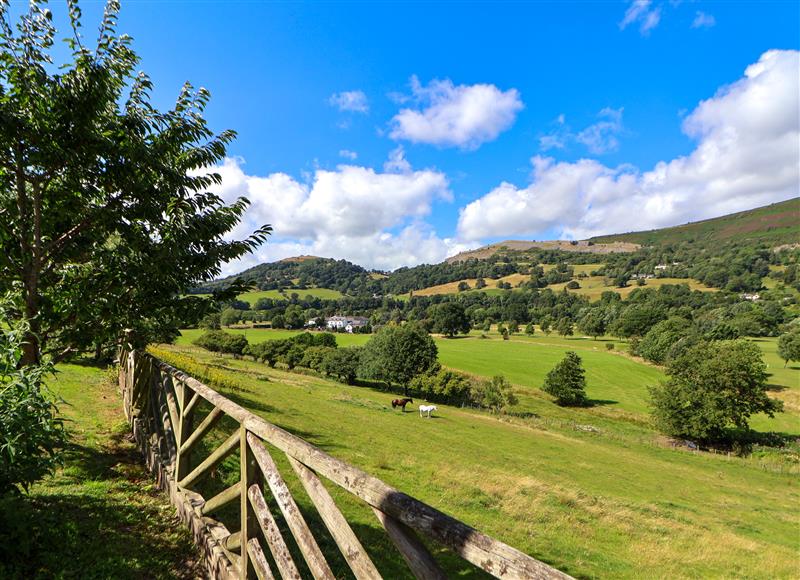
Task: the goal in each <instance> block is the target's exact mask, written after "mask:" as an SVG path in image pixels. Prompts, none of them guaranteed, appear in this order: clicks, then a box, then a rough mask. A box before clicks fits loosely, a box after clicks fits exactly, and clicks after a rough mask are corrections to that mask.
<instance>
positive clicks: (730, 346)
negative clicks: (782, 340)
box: [650, 340, 783, 442]
mask: <svg viewBox="0 0 800 580" xmlns="http://www.w3.org/2000/svg"><path fill="white" fill-rule="evenodd" d="M667 375H668V376H669V378H668V379H667V381H666V382H664V383H662V384H661V385H660V386H658V387H653V388H651V389H650V396H651V405H652V407H653V420H654V422H655V424H656V426H657V427H658V428H659V429H660V430H661V431H662V432H663V433H665V434H667V435H670V436H673V437H682V438H685V439H691V440H694V441H699V442H717V441H722V440H724V439H726V438H728V437H730V436H732V435H733V436H735V435H736V434H735V433H732V432H731V430H732V429H733V430H739V431H743V430H748V429H749V418H750V416H751V415H753V414H755V413H766V414H767V415H768V416H770V417H773V416H774V414H775V413H776V412H779V411H780V410H782V408H783V403H781V401H778V400H776V399H771V398H770V397H769V396H767V372H766V365H765V364H764V361H763V360H762V357H761V351H760V350H759V348H758V346H756V345H755V344H753V343H751V342H747V341H744V340H734V341H712V342H700V343H698V344H696V345H694V346H692V347H690V348H689V349H687V350H686V352H685V353H683V354H682V355H681V356H679V357H677V358H675V359H673V360H672V361H670V363H669V365H668V367H667Z"/></svg>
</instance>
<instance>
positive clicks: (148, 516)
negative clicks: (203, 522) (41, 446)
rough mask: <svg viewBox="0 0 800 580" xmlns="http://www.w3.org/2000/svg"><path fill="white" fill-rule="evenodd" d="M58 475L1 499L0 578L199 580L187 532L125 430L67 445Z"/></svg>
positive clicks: (198, 571)
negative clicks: (102, 440)
mask: <svg viewBox="0 0 800 580" xmlns="http://www.w3.org/2000/svg"><path fill="white" fill-rule="evenodd" d="M66 452H67V462H66V465H65V467H64V469H63V470H62V471H61V472H60V473H58V474H57V475H55V476H53V477H51V478H48V479H46V480H45V481H44V482H42V483H41V484H37V485H36V486H34V488H33V490H32V491H31V492H30V494H28V495H24V494H13V495H6V496H4V497H2V498H0V578H4V579H5V578H9V579H16V578H20V579H22V578H24V579H28V578H123V579H125V578H196V577H198V576H201V575H202V568H201V564H200V562H199V558H198V556H197V550H196V549H195V548H194V546H193V544H192V541H191V534H190V532H189V531H188V530H187V529H185V528H184V527H183V525H182V524H181V523H180V522H178V520H177V518H176V516H175V510H174V508H173V507H172V506H170V505H169V503H168V502H167V499H166V497H165V496H164V495H163V492H161V491H160V490H159V489H157V488H156V487H155V486H154V485H153V484H152V480H151V478H150V475H149V473H148V472H147V471H146V469H145V467H144V465H143V462H142V458H141V455H140V454H139V453H138V450H137V449H136V448H135V447H134V445H133V444H132V443H130V441H128V440H127V438H126V437H125V435H124V433H122V432H120V433H115V434H114V435H112V445H110V446H108V447H107V448H104V449H101V450H98V449H93V448H91V447H86V446H83V445H80V444H76V443H72V444H71V445H69V447H68V448H67V450H66Z"/></svg>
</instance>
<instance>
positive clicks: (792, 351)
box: [778, 327, 800, 368]
mask: <svg viewBox="0 0 800 580" xmlns="http://www.w3.org/2000/svg"><path fill="white" fill-rule="evenodd" d="M778 356H780V357H781V358H782V359H783V360H784V363H783V368H786V365H787V364H789V361H800V328H798V327H795V328H794V329H792V330H790V331H789V332H787V333H786V334H782V335H781V336H780V337H779V338H778Z"/></svg>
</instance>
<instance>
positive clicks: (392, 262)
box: [213, 148, 467, 273]
mask: <svg viewBox="0 0 800 580" xmlns="http://www.w3.org/2000/svg"><path fill="white" fill-rule="evenodd" d="M387 167H388V169H389V170H387V171H384V172H382V173H381V172H377V171H375V170H374V169H372V168H369V167H360V166H356V165H340V166H339V167H337V168H336V169H335V170H326V169H317V170H316V171H315V172H314V174H313V175H312V176H309V179H308V180H307V181H300V180H297V179H295V178H294V177H292V176H290V175H287V174H285V173H273V174H270V175H267V176H263V177H262V176H256V175H248V174H247V173H246V172H245V170H244V165H243V162H242V161H241V160H240V159H234V158H227V159H225V161H224V163H223V164H222V165H220V166H218V167H214V168H213V169H214V171H216V172H218V173H219V174H220V176H221V177H222V184H221V185H220V186H219V187H217V188H216V193H218V194H219V195H221V196H222V198H223V199H225V200H226V201H232V200H234V199H236V198H238V197H240V196H244V197H247V198H248V199H249V200H250V203H251V205H250V208H249V209H248V211H247V214H246V215H245V218H244V219H243V220H242V223H241V224H239V226H238V227H237V229H236V230H235V231H234V232H232V234H231V237H232V238H236V237H238V238H241V237H244V236H246V235H248V234H249V233H250V232H251V231H253V229H255V228H256V227H258V226H260V225H262V224H265V223H269V224H271V225H272V227H273V229H274V234H273V237H272V238H271V239H270V241H269V242H268V243H267V244H266V245H265V246H264V247H263V248H261V249H260V250H259V251H258V252H257V253H256V254H254V255H251V256H248V257H247V258H245V259H244V260H241V261H238V262H236V263H232V264H229V265H227V267H226V268H225V272H226V273H232V272H238V271H240V270H242V269H243V268H245V267H247V266H248V265H252V264H255V263H259V262H262V261H272V260H276V259H280V258H284V257H287V256H292V255H297V254H314V255H320V256H325V257H334V258H347V259H349V260H351V261H355V262H357V263H359V264H361V265H363V266H368V267H374V268H379V269H394V268H397V267H399V266H402V265H413V264H418V263H420V262H438V261H441V260H443V259H444V258H446V257H447V256H448V255H450V254H452V253H455V252H458V251H461V250H462V249H465V248H466V247H467V246H465V245H463V244H461V243H459V242H457V241H455V240H450V239H443V238H439V237H438V236H437V235H436V232H435V231H433V229H432V228H431V227H430V226H429V225H428V224H427V223H426V222H425V221H424V218H425V216H427V215H428V214H429V213H430V211H431V206H432V204H433V203H434V202H436V201H440V200H442V201H452V194H451V193H450V190H449V183H448V180H447V177H446V176H445V175H444V174H443V173H440V172H438V171H434V170H430V169H424V170H414V169H413V168H412V167H411V165H410V164H409V163H408V161H406V160H405V156H404V154H403V151H402V148H398V149H396V150H395V151H393V152H392V153H391V154H390V158H389V161H387Z"/></svg>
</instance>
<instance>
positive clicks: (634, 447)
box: [157, 331, 800, 578]
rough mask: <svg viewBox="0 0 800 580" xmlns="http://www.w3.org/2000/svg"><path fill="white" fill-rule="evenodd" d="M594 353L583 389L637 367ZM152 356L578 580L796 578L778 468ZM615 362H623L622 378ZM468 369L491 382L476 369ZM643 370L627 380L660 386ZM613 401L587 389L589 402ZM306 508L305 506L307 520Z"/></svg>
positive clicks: (533, 420) (552, 414) (553, 423)
mask: <svg viewBox="0 0 800 580" xmlns="http://www.w3.org/2000/svg"><path fill="white" fill-rule="evenodd" d="M267 332H270V331H267ZM276 334H277V333H275V332H272V333H271V335H272V336H276ZM340 336H344V335H340ZM349 338H352V339H362V338H366V337H360V336H353V337H349ZM534 338H535V337H534ZM543 340H544V339H543ZM185 341H186V337H184V339H183V342H184V343H185ZM563 342H565V343H567V342H568V341H563ZM575 343H576V347H577V343H578V341H575ZM438 344H439V345H440V349H441V352H442V358H443V360H444V361H445V363H446V364H449V363H447V361H448V360H449V361H450V362H451V363H452V362H458V363H459V364H461V365H462V366H468V362H469V361H468V360H467V359H468V358H469V355H473V357H474V356H477V353H479V352H480V351H481V349H487V348H489V349H498V350H495V351H493V352H495V353H500V350H499V349H507V353H517V352H519V353H520V354H519V358H515V357H514V356H510V357H507V358H505V359H499V358H498V359H496V361H503V362H502V363H500V365H504V366H509V365H510V366H513V367H521V366H526V367H527V366H528V365H529V362H528V359H526V358H525V353H529V354H530V357H529V358H530V360H531V361H534V363H532V366H533V367H537V366H538V363H535V361H536V360H537V356H541V357H545V358H547V357H550V356H552V355H551V354H550V353H544V354H541V355H538V354H537V353H538V352H539V351H543V350H547V349H554V351H556V350H557V349H559V348H564V347H563V345H562V346H559V345H558V344H557V343H556V341H555V340H554V341H553V344H552V345H550V346H547V345H542V344H537V343H536V342H535V341H533V340H530V341H529V340H519V341H516V340H513V339H512V340H511V341H507V342H505V341H501V340H496V341H495V340H494V339H492V340H488V341H487V340H481V339H478V338H474V339H473V338H470V339H460V340H451V341H444V340H440V341H439V342H438ZM470 345H474V346H470ZM490 345H491V346H490ZM495 345H496V346H495ZM570 346H572V345H571V344H570ZM591 348H592V347H584V348H583V350H582V351H581V352H582V354H584V355H586V357H585V358H586V360H587V363H588V364H587V366H590V367H592V368H593V370H592V371H591V373H592V376H594V373H600V372H601V371H603V370H604V369H605V370H608V369H610V370H611V372H615V373H616V376H618V377H620V378H624V377H625V376H626V375H629V374H630V373H631V372H632V369H633V368H634V367H632V366H628V365H637V364H638V363H634V362H633V361H628V360H627V359H625V358H624V357H622V356H621V355H612V354H607V353H603V352H599V353H598V355H597V356H596V357H594V356H589V354H590V353H591V352H593V351H591V350H590V349H591ZM462 349H463V350H462ZM526 349H527V350H526ZM489 352H492V351H489ZM505 352H506V351H504V353H505ZM157 353H158V354H159V355H160V356H162V357H164V358H166V360H168V361H169V360H170V357H180V356H188V357H190V358H191V359H195V360H196V361H199V362H201V363H204V364H207V365H212V366H213V367H214V368H215V370H216V371H218V372H220V373H222V374H223V375H224V376H225V377H226V378H228V379H230V380H232V381H234V382H235V384H236V388H235V389H228V390H225V389H220V390H221V392H223V393H224V394H225V395H226V396H229V397H230V398H232V399H233V400H235V401H237V402H238V403H240V404H242V405H243V406H245V407H247V408H249V409H251V410H253V411H254V412H255V413H257V414H258V415H261V416H262V417H264V418H266V419H267V420H269V421H271V422H273V423H275V424H277V425H279V426H280V427H282V428H285V429H287V430H289V431H290V432H293V433H296V434H298V435H301V436H303V437H306V438H308V439H309V440H310V441H311V442H312V443H314V444H316V445H318V446H320V447H322V448H323V449H325V450H326V451H328V452H329V453H331V454H333V455H335V456H336V457H339V458H341V459H344V460H346V461H349V462H351V463H353V464H355V465H357V466H358V467H361V468H362V469H365V470H366V471H368V472H370V473H373V474H375V475H377V476H378V477H380V478H381V479H383V480H384V481H386V482H387V483H389V484H391V485H394V486H396V487H398V488H399V489H402V490H403V491H405V492H406V493H409V494H411V495H414V496H415V497H418V498H419V499H421V500H423V501H425V502H427V503H430V504H432V505H433V506H435V507H437V508H439V509H441V510H443V511H445V512H447V513H449V514H451V515H453V516H455V517H457V518H459V519H461V520H463V521H465V522H467V523H468V524H470V525H473V526H475V527H477V528H478V529H480V530H482V531H484V532H486V533H488V534H490V535H492V536H495V537H498V538H499V539H501V540H503V541H505V542H507V543H509V544H511V545H513V546H515V547H517V548H519V549H522V550H523V551H525V552H527V553H529V554H531V555H533V556H535V557H537V558H540V559H542V560H544V561H546V562H549V563H551V564H553V565H555V566H557V567H559V568H561V569H563V570H564V571H566V572H568V573H570V574H572V575H574V576H576V577H614V578H617V577H620V578H643V577H644V578H656V577H675V578H690V577H709V576H711V577H732V576H733V577H761V578H789V577H793V576H794V575H795V573H796V570H797V548H798V536H797V530H798V526H800V519H799V518H798V509H797V506H798V505H800V504H799V502H800V493H798V486H797V478H796V471H797V469H796V466H795V467H792V464H791V463H788V462H784V461H783V460H782V459H778V458H775V457H773V458H772V459H769V458H768V457H749V458H736V457H729V456H725V455H711V454H706V453H691V452H688V451H685V450H680V449H673V448H670V447H669V446H667V445H665V444H663V443H662V442H661V441H660V438H659V437H658V435H656V434H655V433H653V432H652V431H649V430H647V429H646V428H644V427H640V428H638V429H634V430H631V429H630V428H629V427H630V423H629V422H627V421H618V420H615V419H614V418H613V417H612V416H609V415H605V416H595V415H592V414H591V413H586V412H583V411H573V410H569V409H561V408H558V407H556V406H555V405H552V404H551V403H548V404H547V405H544V404H542V405H540V408H539V412H538V413H537V415H536V416H531V417H529V418H525V419H523V418H514V417H506V416H496V415H491V414H489V413H485V412H479V411H473V410H469V409H459V408H453V407H450V406H447V405H439V412H438V413H437V415H438V416H437V417H436V418H434V419H422V418H420V417H419V416H418V414H416V413H414V412H411V413H401V412H399V411H393V410H392V409H391V406H390V404H389V403H390V399H391V398H392V395H391V394H390V393H385V392H382V391H377V390H373V389H371V388H366V387H349V386H345V385H342V384H340V383H336V382H333V381H330V380H326V379H324V378H320V377H316V376H308V375H302V374H297V373H289V372H284V371H282V370H279V369H270V368H268V367H266V366H265V365H262V364H259V363H254V362H252V361H248V360H234V359H232V358H230V357H223V356H218V355H212V354H210V353H207V352H205V351H202V350H201V349H198V348H196V347H191V346H185V345H184V344H178V345H175V346H166V347H161V348H159V349H158V350H157ZM600 355H602V356H600ZM498 356H504V354H503V353H500V354H498ZM603 357H606V358H607V359H608V360H606V361H603ZM177 360H178V361H179V360H180V359H179V358H178V359H177ZM509 360H511V361H515V362H510V363H509V362H508V361H509ZM542 360H543V361H544V360H545V359H542ZM547 360H548V362H547V363H546V364H545V363H544V362H542V363H541V366H547V364H549V359H547ZM589 361H590V362H589ZM611 361H619V364H620V370H615V368H614V367H615V365H614V364H613V362H611ZM622 361H624V363H623V362H622ZM471 364H473V365H476V366H475V368H476V369H477V368H480V369H482V370H484V372H489V371H490V369H489V367H488V366H485V367H484V366H483V365H488V364H489V363H488V362H487V361H484V360H482V359H481V360H476V361H472V363H471ZM598 365H599V366H598ZM496 366H497V365H496ZM639 366H644V365H639ZM645 368H647V370H644V371H640V372H641V373H643V374H642V375H641V377H639V378H637V379H636V381H641V382H646V381H647V380H648V373H657V371H656V370H655V369H650V368H649V367H645ZM491 372H496V371H495V370H491ZM506 372H507V374H508V375H509V376H510V375H511V371H510V369H506ZM515 372H519V370H517V371H515ZM536 372H539V371H536ZM651 376H652V377H655V376H656V375H655V374H653V375H651ZM265 379H268V380H265ZM516 380H517V381H521V380H523V379H522V378H517V379H516ZM610 382H612V381H609V383H610ZM610 388H611V387H608V386H602V387H598V388H597V391H596V392H593V393H592V396H593V397H597V396H598V395H597V392H600V391H602V392H606V391H608V390H609V389H610ZM590 390H591V387H590ZM621 392H623V393H624V390H622V391H621ZM603 396H605V395H603ZM618 398H623V397H622V396H621V395H620V396H619V397H618ZM415 403H418V401H415ZM414 407H416V405H414ZM286 471H287V470H286V469H285V468H284V472H286ZM335 493H336V499H337V502H339V503H340V506H342V508H343V510H344V512H345V513H346V515H347V517H348V519H349V520H350V521H351V522H353V527H354V529H355V530H356V533H357V534H359V535H361V536H362V537H364V538H369V541H368V543H367V549H368V551H370V554H371V555H372V557H373V558H374V559H375V561H376V563H377V564H378V566H379V568H381V569H382V570H388V572H385V573H387V574H388V575H389V576H391V577H393V578H394V577H402V576H401V573H400V571H399V568H396V567H395V566H396V564H394V562H396V560H397V558H396V556H395V555H394V553H393V552H392V551H391V550H389V549H386V543H385V540H382V539H381V538H382V535H381V534H382V532H380V529H379V528H378V525H377V523H376V521H375V519H374V516H372V514H371V513H370V512H368V511H367V510H366V509H364V508H363V506H360V505H359V504H358V503H357V502H355V501H354V500H350V499H349V498H347V497H346V494H343V493H339V492H335ZM307 505H308V504H307V502H304V501H301V508H302V509H306V508H307ZM450 571H451V573H453V574H454V575H455V574H456V573H457V571H456V570H453V569H451V570H450ZM462 573H464V574H467V575H469V571H468V570H462Z"/></svg>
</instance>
